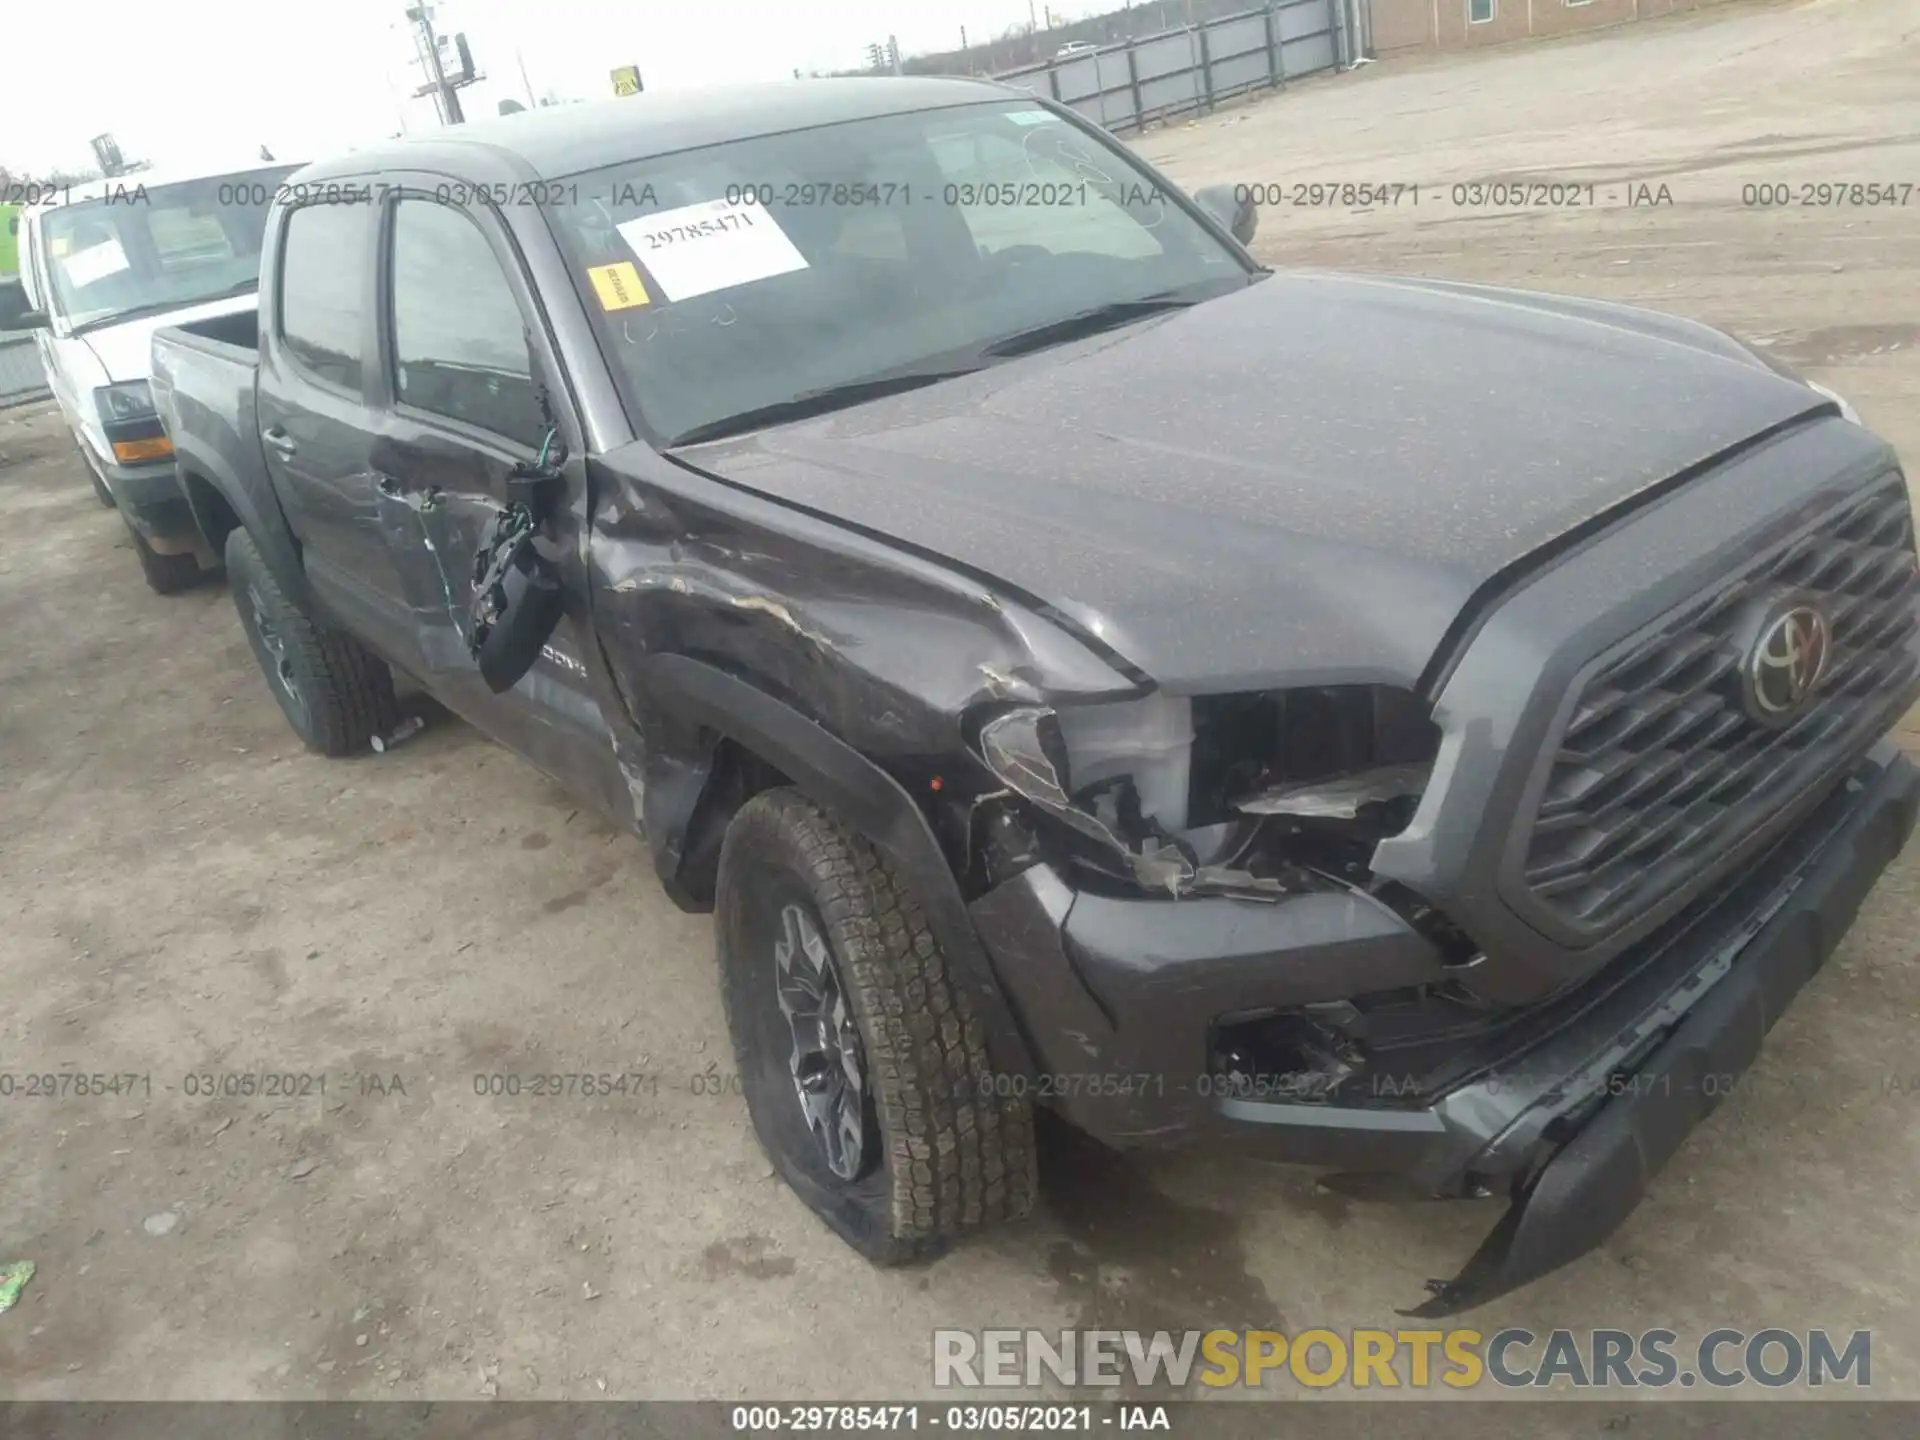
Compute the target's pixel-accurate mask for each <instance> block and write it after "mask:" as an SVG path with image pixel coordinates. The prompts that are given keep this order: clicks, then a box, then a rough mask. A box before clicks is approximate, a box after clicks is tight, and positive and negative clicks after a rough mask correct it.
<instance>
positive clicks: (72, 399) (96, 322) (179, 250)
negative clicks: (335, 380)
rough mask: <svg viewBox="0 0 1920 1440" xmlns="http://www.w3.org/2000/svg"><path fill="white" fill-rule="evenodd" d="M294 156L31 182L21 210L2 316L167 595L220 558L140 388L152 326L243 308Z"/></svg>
mask: <svg viewBox="0 0 1920 1440" xmlns="http://www.w3.org/2000/svg"><path fill="white" fill-rule="evenodd" d="M298 168H299V166H297V165H291V164H281V165H270V166H264V167H263V166H257V165H256V166H247V165H242V166H240V167H239V168H236V169H233V170H219V171H211V172H193V173H188V174H173V175H166V174H155V173H153V172H151V171H141V172H137V173H134V174H130V175H126V176H122V177H120V178H119V179H112V180H88V181H81V182H77V183H75V184H73V185H70V186H69V185H61V186H59V187H57V188H56V187H55V186H53V185H46V186H34V187H30V190H29V198H30V200H31V202H32V203H30V204H29V205H28V207H27V208H26V210H25V211H24V212H23V213H22V214H21V215H19V216H18V217H17V218H18V220H19V224H18V226H17V231H18V233H17V235H16V237H15V239H16V242H17V244H18V246H19V265H20V279H21V282H22V287H23V294H22V299H23V300H24V302H25V305H26V307H28V308H26V309H25V310H24V311H20V312H16V313H15V314H13V316H12V317H11V320H10V321H9V320H0V329H4V328H6V326H7V324H9V323H11V324H16V325H18V326H20V327H21V328H27V329H33V330H35V331H37V332H38V334H37V335H36V336H35V340H36V342H37V343H38V345H39V350H40V362H41V364H42V366H44V367H45V369H46V372H47V385H48V388H49V389H51V390H52V391H53V398H54V399H55V401H57V402H58V404H59V406H60V413H61V416H62V418H63V419H64V420H65V421H66V423H67V428H68V429H69V430H70V431H72V433H73V438H74V443H75V444H76V445H77V446H78V447H79V451H80V456H81V459H82V460H83V462H84V463H85V466H86V470H87V473H88V475H89V477H90V478H91V479H92V481H93V493H94V495H95V496H96V497H97V498H98V499H99V501H100V503H101V504H102V505H108V506H113V507H115V508H117V509H118V510H119V512H120V516H121V518H122V519H123V520H124V521H125V522H126V525H127V529H128V531H129V532H130V533H131V534H132V536H133V546H134V552H135V554H137V555H138V556H139V558H140V568H141V570H142V571H143V572H144V573H145V575H146V577H147V583H148V584H149V585H150V586H152V587H153V589H154V590H156V591H158V592H159V593H160V594H162V595H166V594H171V593H172V592H174V591H176V590H183V589H185V588H186V587H187V586H189V585H192V584H193V583H195V582H196V581H197V580H198V579H199V578H200V577H201V575H202V574H203V573H204V572H206V571H209V570H212V569H215V568H217V566H218V563H219V557H218V556H217V555H215V554H214V553H213V552H212V551H211V550H209V549H208V548H207V547H206V545H205V544H204V543H202V542H201V539H200V532H199V529H198V527H197V526H196V525H195V524H194V521H193V516H192V513H191V512H190V511H189V510H188V508H187V501H186V496H185V494H184V493H183V492H182V491H181V489H180V479H179V475H178V474H177V473H176V471H175V468H174V457H173V445H172V442H170V441H169V440H168V439H167V437H166V434H165V432H164V431H162V430H161V428H160V418H159V416H157V415H156V414H154V410H153V400H152V396H151V394H150V393H149V390H148V385H147V380H148V366H149V365H150V364H151V362H152V354H153V347H152V336H153V332H154V331H155V330H157V329H158V328H160V327H161V326H162V325H169V324H175V323H178V322H183V321H189V320H206V319H210V318H213V317H216V316H229V315H244V316H246V317H248V319H247V323H248V324H251V323H252V322H251V318H250V317H251V315H252V312H253V308H254V290H255V288H256V287H257V286H258V285H259V282H260V237H261V234H262V232H263V231H264V230H265V229H266V223H267V207H268V204H269V202H271V201H272V200H273V198H274V197H275V195H277V194H278V193H279V190H280V182H281V181H283V180H285V179H286V178H287V176H289V175H291V174H292V173H293V172H294V171H295V170H297V169H298ZM4 308H5V306H4V303H3V302H0V309H4Z"/></svg>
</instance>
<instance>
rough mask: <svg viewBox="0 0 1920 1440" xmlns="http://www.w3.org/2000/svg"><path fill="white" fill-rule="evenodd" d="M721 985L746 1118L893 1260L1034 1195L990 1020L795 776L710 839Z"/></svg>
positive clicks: (864, 851)
mask: <svg viewBox="0 0 1920 1440" xmlns="http://www.w3.org/2000/svg"><path fill="white" fill-rule="evenodd" d="M715 912H716V914H715V919H716V922H717V930H718V939H719V960H720V981H721V994H722V998H723V999H724V1001H725V1004H726V1012H727V1025H728V1028H729V1030H730V1031H731V1033H732V1037H733V1048H734V1056H735V1061H736V1063H737V1065H738V1066H739V1070H740V1076H741V1088H742V1090H743V1092H744V1094H745V1097H746V1101H747V1110H748V1113H749V1114H750V1115H751V1117H752V1119H753V1126H754V1130H755V1132H756V1133H757V1134H758V1136H759V1138H760V1143H761V1145H762V1146H763V1147H764V1148H765V1149H766V1151H767V1154H768V1156H769V1157H770V1158H771V1159H772V1161H773V1163H774V1166H775V1168H776V1169H777V1170H778V1171H779V1172H780V1174H781V1176H782V1177H783V1178H784V1179H785V1180H786V1181H787V1183H788V1184H789V1185H790V1186H792V1187H793V1190H794V1191H795V1193H796V1194H798V1195H799V1196H800V1198H801V1199H802V1200H804V1201H805V1202H806V1203H807V1205H808V1206H809V1207H810V1208H811V1209H812V1210H813V1211H814V1213H815V1214H817V1215H819V1216H820V1217H821V1219H823V1220H825V1221H826V1222H827V1224H828V1225H830V1226H831V1227H832V1228H833V1229H834V1230H835V1231H836V1232H837V1233H838V1234H839V1235H840V1236H841V1238H843V1239H844V1240H846V1241H847V1242H848V1243H849V1244H851V1245H852V1246H853V1247H854V1248H855V1249H857V1250H859V1251H860V1252H861V1253H862V1254H863V1255H865V1256H866V1257H867V1258H868V1259H870V1260H873V1261H875V1262H877V1263H880V1264H895V1263H899V1262H902V1261H906V1260H911V1259H915V1258H918V1257H920V1256H923V1255H926V1254H929V1253H932V1252H933V1251H935V1250H937V1249H939V1248H940V1247H941V1246H942V1245H943V1244H944V1243H945V1242H946V1241H948V1240H950V1239H952V1238H953V1237H955V1236H957V1235H959V1234H960V1233H961V1232H962V1231H964V1230H967V1229H971V1228H974V1227H977V1226H982V1225H989V1224H995V1223H999V1222H1003V1221H1010V1220H1017V1219H1019V1218H1021V1217H1022V1216H1024V1215H1026V1214H1027V1213H1028V1211H1029V1210H1031V1209H1032V1207H1033V1197H1034V1190H1035V1177H1034V1143H1033V1116H1032V1112H1031V1109H1030V1107H1029V1105H1028V1103H1027V1101H1026V1099H1025V1098H1024V1097H1020V1098H1017V1099H1011V1098H1006V1097H999V1096H996V1095H994V1094H993V1093H992V1091H993V1087H992V1086H991V1085H990V1084H986V1083H983V1082H985V1081H986V1080H987V1079H988V1078H989V1074H990V1067H989V1063H988V1059H987V1052H986V1044H985V1040H984V1026H983V1025H982V1023H981V1021H980V1020H979V1018H978V1017H977V1016H976V1014H975V1013H974V1007H973V1001H972V998H971V997H970V996H969V995H968V994H967V993H966V991H965V990H964V989H962V988H961V987H960V986H958V985H956V984H955V983H954V981H953V980H952V979H951V977H950V976H949V975H948V973H947V967H946V960H945V957H944V956H943V955H942V954H941V952H940V947H939V945H938V943H937V942H936V941H935V939H934V937H933V933H932V931H931V930H930V929H929V928H928V925H927V919H926V915H925V913H924V912H923V911H922V909H921V907H920V903H919V901H918V899H917V898H916V897H915V896H914V895H913V894H912V892H911V891H910V890H908V889H907V887H906V886H905V885H904V884H903V883H902V882H901V881H900V880H899V879H898V878H897V877H896V876H895V875H894V874H893V872H892V870H891V869H890V868H889V866H888V865H887V863H886V861H885V859H884V858H883V857H882V856H881V855H880V853H879V852H878V851H877V850H876V849H875V848H874V846H873V845H872V843H871V842H870V841H868V840H867V839H866V838H865V837H864V836H861V835H859V834H858V833H857V832H855V831H853V830H852V829H850V828H849V827H848V826H847V825H846V824H845V823H844V822H842V821H841V820H840V819H838V818H837V817H836V816H834V815H832V814H831V813H829V812H828V811H826V810H823V809H821V808H820V807H819V806H817V805H815V804H814V803H813V802H812V801H810V800H808V799H806V798H805V797H804V796H802V795H801V794H800V793H799V792H798V791H795V790H789V789H781V790H770V791H767V792H765V793H763V794H760V795H757V796H755V797H754V798H753V799H752V800H750V801H748V802H747V804H746V805H745V806H743V807H742V808H741V810H740V813H739V814H738V815H736V816H735V817H734V820H733V823H732V825H731V826H730V827H729V828H728V830H727V835H726V840H725V842H724V844H723V845H722V847H721V853H720V876H719V888H718V894H717V896H716V905H715Z"/></svg>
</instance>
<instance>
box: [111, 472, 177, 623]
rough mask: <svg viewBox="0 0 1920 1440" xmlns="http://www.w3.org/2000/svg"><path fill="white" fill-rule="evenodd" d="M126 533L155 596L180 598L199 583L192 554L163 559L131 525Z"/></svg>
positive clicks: (167, 556) (141, 571)
mask: <svg viewBox="0 0 1920 1440" xmlns="http://www.w3.org/2000/svg"><path fill="white" fill-rule="evenodd" d="M95 483H98V482H97V481H96V482H95ZM109 498H111V497H109ZM127 533H128V534H129V535H131V536H133V553H134V554H136V555H138V556H139V557H140V573H141V574H142V575H145V576H146V577H147V585H148V586H149V587H150V588H151V589H152V590H153V593H154V594H156V595H178V594H179V593H180V592H181V591H182V590H187V589H191V588H192V587H193V586H195V585H198V584H199V583H200V562H199V561H198V560H197V559H195V558H194V556H193V555H192V554H191V553H189V554H186V555H162V554H161V553H160V552H159V551H157V550H155V549H154V548H153V547H152V546H150V545H148V544H147V540H146V537H145V536H144V535H142V534H141V533H140V532H139V531H138V530H136V529H134V528H133V527H132V526H131V525H129V526H128V527H127Z"/></svg>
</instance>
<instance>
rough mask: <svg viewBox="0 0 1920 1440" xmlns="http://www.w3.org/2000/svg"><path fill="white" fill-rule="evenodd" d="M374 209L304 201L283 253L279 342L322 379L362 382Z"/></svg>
mask: <svg viewBox="0 0 1920 1440" xmlns="http://www.w3.org/2000/svg"><path fill="white" fill-rule="evenodd" d="M373 213H374V212H373V208H372V207H371V206H368V205H357V204H341V205H302V206H301V207H300V208H299V209H297V210H295V211H293V212H292V213H291V214H289V215H288V216H287V235H286V240H285V242H284V245H283V247H282V249H281V252H280V342H281V343H282V344H283V345H285V346H286V348H287V350H288V351H289V352H290V353H291V354H292V355H293V357H294V358H295V359H296V360H298V361H299V362H300V363H301V364H302V365H304V366H305V367H306V368H307V369H309V370H311V371H312V372H313V373H314V374H315V375H317V376H319V377H320V378H321V379H322V380H330V381H332V382H333V383H334V384H336V385H343V386H345V387H346V388H347V389H349V390H358V389H359V388H360V341H361V336H362V335H363V334H364V333H365V332H364V325H363V319H364V311H363V307H362V305H361V296H362V295H364V294H365V292H366V286H365V278H366V272H367V265H368V262H369V260H370V259H371V254H372V252H371V247H370V241H371V238H372V234H373V227H372V224H371V223H370V222H371V218H372V216H373Z"/></svg>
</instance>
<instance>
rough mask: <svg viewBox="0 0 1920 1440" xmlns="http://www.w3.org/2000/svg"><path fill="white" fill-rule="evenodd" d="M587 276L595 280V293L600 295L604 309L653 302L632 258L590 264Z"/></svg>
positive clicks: (617, 308) (623, 307)
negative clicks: (612, 262) (609, 263)
mask: <svg viewBox="0 0 1920 1440" xmlns="http://www.w3.org/2000/svg"><path fill="white" fill-rule="evenodd" d="M587 278H588V279H589V280H591V281H592V282H593V293H594V294H596V295H598V296H599V297H600V308H601V309H602V310H631V309H633V307H634V306H636V305H646V304H649V303H651V302H650V301H649V300H648V298H647V287H646V285H645V284H644V283H643V282H642V281H641V279H640V272H639V271H638V270H636V269H635V268H634V266H633V262H632V261H631V260H621V261H619V262H617V263H616V264H613V265H589V266H588V267H587Z"/></svg>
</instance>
